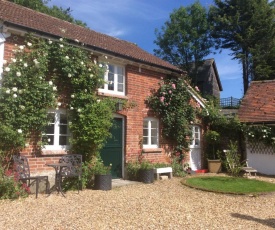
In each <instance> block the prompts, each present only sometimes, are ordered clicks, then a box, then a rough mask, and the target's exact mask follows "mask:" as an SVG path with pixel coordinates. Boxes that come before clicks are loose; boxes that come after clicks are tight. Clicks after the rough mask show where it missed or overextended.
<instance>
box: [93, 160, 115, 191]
mask: <svg viewBox="0 0 275 230" xmlns="http://www.w3.org/2000/svg"><path fill="white" fill-rule="evenodd" d="M111 168H112V164H110V165H109V166H106V165H104V163H103V161H102V159H101V158H100V157H94V158H93V159H92V171H93V174H94V189H95V190H111V189H112V174H111Z"/></svg>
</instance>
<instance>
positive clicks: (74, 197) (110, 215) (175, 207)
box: [0, 178, 275, 230]
mask: <svg viewBox="0 0 275 230" xmlns="http://www.w3.org/2000/svg"><path fill="white" fill-rule="evenodd" d="M180 180H181V179H179V178H173V179H171V180H163V181H157V182H155V183H153V184H135V185H128V186H123V187H118V188H113V189H112V190H111V191H108V192H106V191H95V190H84V191H81V192H80V194H77V192H74V191H73V192H68V193H67V194H66V198H64V197H62V196H61V195H57V194H55V193H53V194H51V195H50V196H47V195H43V194H42V195H39V196H38V199H35V196H34V195H31V196H30V197H28V198H26V199H19V200H15V201H7V200H4V201H0V214H1V217H0V229H5V230H6V229H28V230H30V229H100V230H102V229H173V230H174V229H253V230H254V229H261V230H262V229H274V228H275V194H274V193H272V194H268V195H262V196H259V197H250V196H235V195H223V194H215V193H209V192H203V191H199V190H194V189H191V188H188V187H185V186H183V185H182V184H181V183H180Z"/></svg>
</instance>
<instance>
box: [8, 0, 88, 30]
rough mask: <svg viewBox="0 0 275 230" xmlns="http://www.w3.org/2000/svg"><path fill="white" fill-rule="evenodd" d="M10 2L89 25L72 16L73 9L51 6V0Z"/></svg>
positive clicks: (18, 0) (17, 0)
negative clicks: (49, 4)
mask: <svg viewBox="0 0 275 230" xmlns="http://www.w3.org/2000/svg"><path fill="white" fill-rule="evenodd" d="M9 1H10V2H14V3H16V4H18V5H21V6H25V7H28V8H30V9H33V10H36V11H39V12H41V13H45V14H48V15H51V16H53V17H56V18H59V19H62V20H64V21H68V22H71V23H74V24H77V25H79V26H83V27H87V24H86V23H85V22H82V21H80V20H76V19H74V18H73V17H72V15H71V12H72V10H71V9H70V7H69V8H67V9H63V8H62V7H58V6H55V5H54V6H52V7H49V6H47V4H48V3H49V2H50V0H31V1H30V0H9Z"/></svg>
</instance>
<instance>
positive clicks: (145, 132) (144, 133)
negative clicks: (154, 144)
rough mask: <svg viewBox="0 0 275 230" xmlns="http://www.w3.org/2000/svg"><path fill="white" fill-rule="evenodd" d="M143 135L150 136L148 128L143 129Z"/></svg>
mask: <svg viewBox="0 0 275 230" xmlns="http://www.w3.org/2000/svg"><path fill="white" fill-rule="evenodd" d="M143 136H144V137H147V136H148V129H143Z"/></svg>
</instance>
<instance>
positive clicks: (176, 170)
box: [171, 156, 186, 177]
mask: <svg viewBox="0 0 275 230" xmlns="http://www.w3.org/2000/svg"><path fill="white" fill-rule="evenodd" d="M171 167H172V169H173V175H174V176H176V177H184V176H186V172H185V171H184V169H183V166H182V164H181V160H180V158H179V157H176V156H175V157H173V158H172V162H171Z"/></svg>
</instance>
